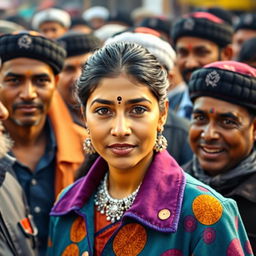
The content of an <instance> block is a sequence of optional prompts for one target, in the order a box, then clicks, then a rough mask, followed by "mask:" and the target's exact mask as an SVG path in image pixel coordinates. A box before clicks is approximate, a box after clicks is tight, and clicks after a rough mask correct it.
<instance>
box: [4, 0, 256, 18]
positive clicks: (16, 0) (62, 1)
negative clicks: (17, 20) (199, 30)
mask: <svg viewBox="0 0 256 256" xmlns="http://www.w3.org/2000/svg"><path fill="white" fill-rule="evenodd" d="M95 5H101V6H105V7H107V8H108V9H109V11H110V13H111V14H115V12H118V11H124V10H125V11H126V12H128V13H129V12H132V11H133V10H134V9H136V8H138V7H145V8H147V9H148V10H152V11H154V12H155V13H156V14H158V15H165V16H168V17H169V18H172V19H173V18H175V17H177V16H180V15H181V14H183V13H187V12H189V11H193V10H194V9H198V8H208V7H222V8H225V9H227V10H230V11H232V12H233V13H235V14H241V13H243V12H248V11H250V12H252V11H256V0H153V1H152V0H129V1H127V0H0V16H1V17H4V16H6V15H14V14H19V15H20V16H22V17H24V18H25V19H27V20H29V19H30V18H31V17H32V16H33V14H34V13H35V12H36V11H38V10H41V9H45V8H48V7H60V8H62V9H65V10H67V11H68V12H69V13H70V14H71V15H72V16H76V15H80V14H81V13H82V12H83V11H84V10H86V9H88V8H90V7H92V6H95ZM1 17H0V18H1Z"/></svg>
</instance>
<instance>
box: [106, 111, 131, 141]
mask: <svg viewBox="0 0 256 256" xmlns="http://www.w3.org/2000/svg"><path fill="white" fill-rule="evenodd" d="M130 134H131V129H130V125H129V120H127V118H125V116H124V115H123V114H119V115H117V116H116V118H115V120H113V127H112V129H111V135H113V136H117V137H123V136H129V135H130Z"/></svg>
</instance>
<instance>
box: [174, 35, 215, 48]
mask: <svg viewBox="0 0 256 256" xmlns="http://www.w3.org/2000/svg"><path fill="white" fill-rule="evenodd" d="M214 46H215V47H217V45H216V44H215V43H214V42H211V41H209V40H207V39H202V38H197V37H182V38H180V39H179V40H178V41H177V44H176V49H178V48H191V47H192V48H209V47H214Z"/></svg>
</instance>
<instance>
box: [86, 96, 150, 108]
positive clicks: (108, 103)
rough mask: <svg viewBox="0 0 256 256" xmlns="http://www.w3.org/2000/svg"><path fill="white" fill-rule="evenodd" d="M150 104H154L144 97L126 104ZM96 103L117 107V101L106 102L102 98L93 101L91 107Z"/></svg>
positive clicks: (128, 101)
mask: <svg viewBox="0 0 256 256" xmlns="http://www.w3.org/2000/svg"><path fill="white" fill-rule="evenodd" d="M145 101H146V102H149V103H150V104H152V102H151V101H150V100H148V99H146V98H144V97H141V98H136V99H131V100H127V101H126V102H125V103H126V104H136V103H140V102H145ZM94 103H101V104H105V105H115V101H112V100H105V99H101V98H98V99H95V100H93V101H92V103H91V106H92V105H93V104H94Z"/></svg>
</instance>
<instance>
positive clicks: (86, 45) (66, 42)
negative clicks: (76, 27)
mask: <svg viewBox="0 0 256 256" xmlns="http://www.w3.org/2000/svg"><path fill="white" fill-rule="evenodd" d="M57 41H58V42H59V43H60V44H61V45H62V46H63V47H64V48H65V49H66V51H67V57H72V56H77V55H81V54H85V53H88V52H91V51H94V50H95V49H98V48H100V47H101V41H100V39H99V38H98V37H96V36H94V35H93V34H85V33H81V32H77V31H71V30H70V31H69V32H67V33H66V34H64V35H63V36H62V37H59V38H58V39H57Z"/></svg>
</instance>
